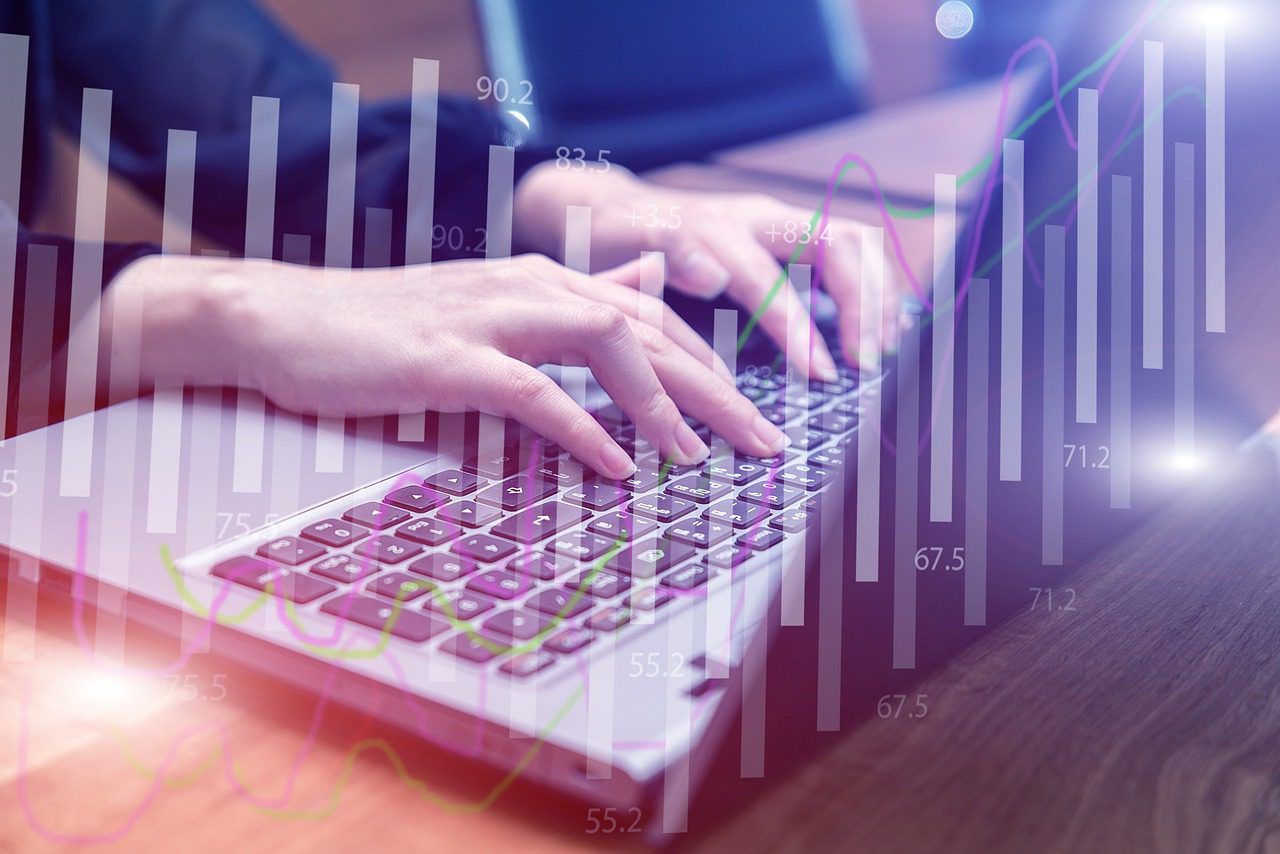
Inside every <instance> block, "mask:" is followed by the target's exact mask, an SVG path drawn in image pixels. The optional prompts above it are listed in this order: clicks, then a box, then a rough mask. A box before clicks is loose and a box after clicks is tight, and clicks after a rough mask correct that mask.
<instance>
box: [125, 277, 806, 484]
mask: <svg viewBox="0 0 1280 854" xmlns="http://www.w3.org/2000/svg"><path fill="white" fill-rule="evenodd" d="M176 260H178V259H159V260H152V259H146V260H144V261H143V262H139V263H137V264H135V265H133V266H131V267H130V268H128V269H126V271H125V272H124V274H122V276H121V280H123V283H127V282H128V281H129V280H130V274H132V275H133V277H134V279H137V278H139V277H141V278H143V279H144V280H145V278H146V277H145V275H144V271H139V270H135V269H134V268H135V267H139V268H145V267H146V265H148V264H152V265H155V264H158V265H161V266H163V265H164V264H165V263H169V264H173V263H174V261H176ZM183 260H184V261H188V262H189V266H190V267H192V268H194V267H197V266H199V265H202V264H208V263H211V262H206V261H204V259H183ZM212 263H214V264H217V265H219V266H218V268H217V269H218V271H219V272H218V273H217V274H216V275H213V276H211V275H210V274H208V273H206V275H205V282H204V284H205V286H206V287H209V286H210V285H212V289H213V291H214V292H220V293H221V294H222V296H221V297H220V298H218V299H216V300H214V301H213V302H210V298H209V296H208V295H207V294H205V295H202V297H201V299H202V300H203V301H204V303H205V306H206V308H209V309H210V311H208V312H196V314H203V315H204V316H203V317H200V318H199V322H200V323H201V324H203V325H207V324H208V323H210V319H209V317H208V315H209V314H212V315H213V316H214V318H217V319H214V320H212V323H213V324H214V326H215V328H216V327H218V326H222V327H223V329H222V334H221V335H214V336H213V337H214V338H221V339H222V340H221V342H220V346H218V347H217V348H216V351H215V352H216V353H218V354H238V358H236V356H235V355H231V356H226V355H224V356H222V358H223V360H224V361H232V360H234V361H235V362H236V364H234V365H228V364H224V365H221V366H214V367H211V366H208V365H205V366H201V367H199V368H195V367H193V366H190V365H185V366H184V360H183V355H182V354H179V353H165V352H164V349H165V348H164V341H165V340H167V339H173V341H174V343H175V345H177V346H180V347H181V348H183V349H185V350H187V351H188V352H189V351H190V349H191V339H190V338H186V337H184V336H181V335H176V336H175V335H168V336H166V335H164V334H159V335H155V336H148V337H147V338H144V340H147V341H148V342H150V341H156V342H157V346H155V347H152V346H148V347H147V348H146V350H145V351H144V354H143V360H144V371H143V372H144V377H145V378H147V379H150V380H151V381H153V382H154V381H166V380H167V381H183V382H193V381H200V380H199V379H198V378H199V377H206V378H207V377H209V376H210V375H213V376H221V377H222V378H223V381H224V382H228V384H235V383H236V381H237V380H238V381H239V383H240V384H242V385H248V386H251V387H254V388H257V389H258V390H260V391H261V392H262V393H263V394H264V395H266V396H267V397H268V398H269V399H271V400H272V401H273V402H274V403H276V404H277V405H278V406H281V407H284V408H287V409H292V410H294V411H297V412H304V413H315V414H319V415H328V416H366V415H383V414H393V413H400V412H408V411H413V410H416V409H434V410H439V411H445V412H451V411H452V412H456V411H462V410H466V409H477V410H480V411H482V412H488V413H491V414H493V415H498V416H502V417H510V418H514V419H516V420H518V421H520V422H522V423H524V424H525V425H527V426H528V427H530V428H532V429H533V430H534V431H535V432H537V433H539V434H541V435H543V436H545V437H547V438H548V439H551V440H552V441H554V442H557V443H558V444H560V445H561V446H563V447H564V448H565V449H566V450H568V451H569V452H570V453H571V454H573V455H574V456H575V457H577V458H578V459H579V460H581V461H582V462H584V463H585V464H587V465H589V466H591V467H592V468H594V469H595V470H597V471H599V472H600V473H601V474H604V475H606V476H609V477H615V478H618V477H626V476H627V475H629V474H630V473H631V472H632V471H634V468H635V466H634V464H633V463H632V461H631V459H630V458H629V457H628V456H627V454H626V452H625V451H623V450H622V448H621V447H619V445H618V444H617V443H616V442H615V441H614V440H613V439H612V438H611V437H610V436H609V434H608V433H607V432H606V431H605V430H604V428H602V427H601V426H600V425H599V423H597V422H596V421H595V419H593V418H592V417H591V416H590V415H588V414H587V413H586V412H585V411H584V410H583V409H582V408H581V407H580V406H579V405H578V404H577V403H575V402H574V401H573V399H572V398H570V397H569V396H568V395H567V394H566V393H565V392H564V391H563V390H562V389H561V388H560V387H559V386H558V385H556V384H555V383H554V382H553V381H552V380H551V379H549V378H548V377H547V376H546V375H545V374H543V373H542V372H540V371H538V370H537V369H536V368H535V367H534V366H536V365H541V364H547V363H556V364H563V365H586V366H588V367H589V368H590V369H591V371H592V373H593V374H594V375H595V377H596V379H597V380H598V381H599V382H600V384H601V385H602V386H603V387H604V389H605V390H606V391H607V392H609V394H610V395H611V396H612V397H613V399H614V401H615V402H616V403H617V404H618V406H619V407H621V408H622V409H623V411H625V412H626V413H627V415H628V416H630V418H631V419H632V420H633V421H634V422H635V424H636V426H637V428H638V429H639V432H640V434H641V435H642V436H644V437H645V438H647V439H648V440H649V441H650V442H651V443H653V445H654V446H655V447H656V448H657V449H658V452H659V453H660V454H662V456H663V459H672V460H674V461H675V462H677V463H682V464H690V463H694V462H698V461H701V460H702V459H704V458H705V457H706V456H707V454H708V449H707V446H706V444H705V443H704V442H703V441H702V440H701V439H700V438H699V437H698V435H697V434H696V433H695V432H694V431H693V430H692V429H691V428H690V427H689V425H688V424H686V423H685V421H684V418H683V417H682V415H681V413H682V412H684V413H687V414H689V415H691V416H693V417H694V418H697V419H698V420H700V421H702V422H704V423H706V424H707V425H708V426H709V427H710V428H711V429H712V430H714V431H715V432H716V433H718V434H719V435H721V436H723V437H724V438H725V439H726V440H728V441H729V442H730V443H731V444H732V445H734V446H735V447H736V448H738V449H740V450H742V451H744V452H746V453H750V454H754V455H758V456H770V455H772V454H775V453H777V452H779V451H780V450H781V449H782V447H783V444H784V438H783V435H782V433H781V432H780V431H779V430H778V429H777V428H776V427H774V426H773V425H772V424H770V423H769V422H768V421H767V420H765V419H764V418H763V417H762V416H761V415H760V414H759V412H758V410H757V409H756V408H755V406H754V405H753V404H752V403H751V402H750V401H749V400H747V399H746V398H745V397H743V396H742V395H741V394H740V393H739V392H738V390H737V388H736V386H735V385H734V383H733V379H732V377H731V376H730V374H729V372H728V370H727V369H726V368H725V366H724V364H723V363H722V362H721V361H720V360H719V359H718V358H717V357H716V356H715V354H714V353H713V352H712V350H711V348H710V347H708V346H707V344H706V342H705V341H703V340H702V338H701V337H699V336H698V335H697V333H695V332H694V331H693V330H692V329H690V328H689V326H688V325H687V324H686V323H684V321H682V320H680V318H679V317H677V316H676V315H675V314H674V313H673V312H672V311H671V310H670V308H668V307H667V306H666V305H665V304H662V303H661V302H660V301H659V300H656V299H654V298H652V297H647V296H644V295H641V294H637V293H636V292H635V291H634V290H632V289H630V288H627V287H625V286H623V285H620V284H616V283H613V282H610V281H608V280H607V279H605V278H602V277H600V276H596V277H589V276H586V275H583V274H580V273H576V272H573V271H571V270H568V269H567V268H565V267H562V266H561V265H559V264H557V263H555V262H553V261H551V260H549V259H547V258H545V257H543V256H540V255H525V256H520V257H516V258H510V259H504V260H501V261H452V262H445V263H439V264H433V265H430V266H419V267H405V268H388V269H373V270H333V269H317V268H308V267H298V266H292V265H286V264H280V263H277V262H271V261H234V262H227V261H217V262H212ZM228 272H229V275H228ZM211 279H213V280H216V284H215V283H213V282H211V281H210V280H211ZM121 280H117V282H116V283H113V285H112V287H111V288H110V289H109V292H110V291H111V290H115V289H116V288H117V286H119V285H121V284H122V281H121ZM171 280H172V271H170V276H169V281H171ZM163 288H164V285H163V284H155V285H154V286H153V290H149V291H148V294H149V296H148V297H147V298H148V299H151V298H152V297H151V296H150V295H151V294H156V295H159V294H160V293H162V289H163ZM641 300H649V301H651V302H652V303H653V304H652V305H647V306H645V310H644V311H643V312H642V311H640V306H641ZM160 314H161V316H163V314H164V313H163V312H161V313H160ZM147 316H148V317H150V316H151V308H150V306H148V315H147ZM641 317H643V318H646V319H654V318H660V326H659V325H653V324H652V323H648V322H645V321H644V320H641V319H640V318H641ZM200 334H201V335H203V336H204V337H205V338H206V339H208V338H209V337H210V335H209V333H208V331H207V330H201V332H200ZM157 351H158V352H157ZM175 372H178V373H186V374H192V375H194V376H172V375H171V374H173V373H175Z"/></svg>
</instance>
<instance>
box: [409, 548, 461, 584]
mask: <svg viewBox="0 0 1280 854" xmlns="http://www.w3.org/2000/svg"><path fill="white" fill-rule="evenodd" d="M408 568H409V571H410V572H416V573H418V574H419V575H425V576H427V578H434V579H435V580H436V581H457V580H458V579H459V578H461V577H462V576H464V575H470V574H471V573H473V572H475V571H476V569H478V567H477V566H476V564H475V562H473V561H470V560H467V559H466V558H463V557H454V556H453V555H446V554H430V555H427V556H426V557H421V558H418V559H417V560H415V561H414V562H413V563H411V564H409V567H408Z"/></svg>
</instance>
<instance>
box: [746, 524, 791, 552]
mask: <svg viewBox="0 0 1280 854" xmlns="http://www.w3.org/2000/svg"><path fill="white" fill-rule="evenodd" d="M780 542H782V532H781V531H779V530H777V529H775V528H755V529H753V530H751V531H748V532H747V533H745V534H743V535H742V536H741V537H738V545H740V546H746V547H747V548H749V549H755V550H756V551H758V552H762V551H764V550H765V549H768V548H773V547H774V546H776V545H777V544H778V543H780Z"/></svg>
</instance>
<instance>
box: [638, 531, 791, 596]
mask: <svg viewBox="0 0 1280 854" xmlns="http://www.w3.org/2000/svg"><path fill="white" fill-rule="evenodd" d="M773 533H775V534H776V533H777V531H774V532H773ZM710 577H711V570H709V569H707V565H706V564H705V563H691V564H689V565H688V566H682V567H680V568H679V569H677V570H676V571H675V572H671V573H668V574H666V575H664V576H663V577H662V582H661V584H662V586H663V587H670V588H671V589H672V590H692V589H693V588H695V587H700V586H702V585H703V584H706V583H707V579H708V578H710Z"/></svg>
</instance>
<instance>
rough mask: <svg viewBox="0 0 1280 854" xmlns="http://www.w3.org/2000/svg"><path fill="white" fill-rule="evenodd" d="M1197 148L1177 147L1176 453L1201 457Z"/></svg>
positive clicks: (1174, 404) (1174, 166) (1174, 338)
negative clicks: (1198, 449)
mask: <svg viewBox="0 0 1280 854" xmlns="http://www.w3.org/2000/svg"><path fill="white" fill-rule="evenodd" d="M1195 317H1196V147H1195V146H1194V145H1192V144H1191V143H1189V142H1179V143H1175V144H1174V146H1173V450H1174V454H1175V455H1176V456H1177V457H1178V458H1179V459H1191V458H1193V457H1194V455H1195V422H1196V419H1195V390H1196V374H1195V369H1196V351H1195V347H1196V328H1195V322H1196V320H1195Z"/></svg>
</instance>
